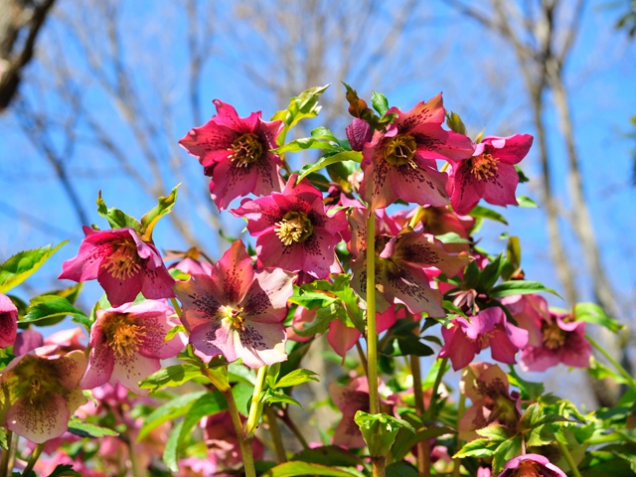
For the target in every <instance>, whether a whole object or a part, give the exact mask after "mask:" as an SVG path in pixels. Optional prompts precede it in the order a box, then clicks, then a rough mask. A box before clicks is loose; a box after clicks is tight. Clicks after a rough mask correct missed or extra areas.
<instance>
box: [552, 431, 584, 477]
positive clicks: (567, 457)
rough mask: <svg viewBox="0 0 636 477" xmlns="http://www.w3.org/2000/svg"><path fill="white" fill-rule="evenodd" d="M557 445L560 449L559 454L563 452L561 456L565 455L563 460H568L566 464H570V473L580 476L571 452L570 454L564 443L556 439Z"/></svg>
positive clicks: (576, 476) (575, 476)
mask: <svg viewBox="0 0 636 477" xmlns="http://www.w3.org/2000/svg"><path fill="white" fill-rule="evenodd" d="M557 445H558V446H559V450H560V451H561V454H563V457H565V460H566V461H567V462H568V465H569V466H570V470H571V471H572V474H573V475H574V477H581V473H580V472H579V468H578V467H577V465H576V462H574V458H573V457H572V454H570V451H569V450H568V447H567V446H566V445H565V444H563V443H561V442H559V441H558V440H557Z"/></svg>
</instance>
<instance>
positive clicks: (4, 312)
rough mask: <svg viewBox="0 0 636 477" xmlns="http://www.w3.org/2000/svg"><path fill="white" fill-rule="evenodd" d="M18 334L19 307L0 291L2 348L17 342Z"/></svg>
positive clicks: (0, 338)
mask: <svg viewBox="0 0 636 477" xmlns="http://www.w3.org/2000/svg"><path fill="white" fill-rule="evenodd" d="M17 334H18V309H17V308H16V306H15V305H14V304H13V302H12V301H11V299H10V298H9V297H8V296H6V295H3V294H2V293H0V348H7V347H8V346H11V345H13V343H15V339H16V336H17Z"/></svg>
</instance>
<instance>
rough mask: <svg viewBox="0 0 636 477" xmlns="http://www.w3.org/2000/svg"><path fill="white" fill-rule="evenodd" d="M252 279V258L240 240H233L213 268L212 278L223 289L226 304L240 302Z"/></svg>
mask: <svg viewBox="0 0 636 477" xmlns="http://www.w3.org/2000/svg"><path fill="white" fill-rule="evenodd" d="M253 279H254V269H253V268H252V259H251V257H250V256H249V254H248V253H247V249H246V248H245V245H244V244H243V242H241V241H240V240H237V241H236V242H234V243H233V244H232V245H231V246H230V248H229V249H227V251H226V252H225V253H224V254H223V257H221V260H219V261H218V262H217V263H216V264H215V265H214V268H213V271H212V280H213V281H215V282H216V283H217V284H218V287H219V288H220V289H222V290H223V300H224V302H225V303H227V304H236V303H240V302H241V301H242V300H243V298H244V297H245V294H246V293H247V290H248V289H249V288H250V285H251V284H252V281H253Z"/></svg>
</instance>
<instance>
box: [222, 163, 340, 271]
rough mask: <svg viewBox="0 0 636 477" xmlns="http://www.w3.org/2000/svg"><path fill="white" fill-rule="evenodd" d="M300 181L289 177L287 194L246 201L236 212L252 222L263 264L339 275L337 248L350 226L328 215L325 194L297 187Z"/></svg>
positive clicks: (305, 186)
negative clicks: (343, 232)
mask: <svg viewBox="0 0 636 477" xmlns="http://www.w3.org/2000/svg"><path fill="white" fill-rule="evenodd" d="M296 178H297V176H296V175H292V176H291V177H290V178H289V181H287V185H286V186H285V190H283V192H282V193H278V192H274V193H272V195H270V196H269V197H263V198H261V199H256V200H244V201H243V203H242V204H241V207H239V208H238V209H234V210H232V213H233V214H234V215H236V216H237V217H245V218H247V221H248V222H247V229H248V230H249V231H250V233H251V234H252V235H254V236H256V237H257V239H256V252H257V256H258V264H259V266H263V267H280V268H282V269H284V270H287V271H290V272H304V273H306V274H308V275H309V276H310V277H313V278H318V279H320V278H326V277H328V276H329V273H330V272H332V271H333V272H337V271H340V267H339V265H338V262H337V259H336V255H335V248H336V245H337V244H338V242H340V240H342V238H341V236H340V232H341V231H343V230H344V229H346V227H347V222H346V220H345V218H344V216H343V215H342V214H336V215H334V216H333V217H329V216H328V215H327V212H326V210H325V205H324V203H323V201H322V194H321V192H320V191H319V190H318V189H316V188H315V187H314V186H313V185H311V183H310V182H309V181H307V180H302V181H301V182H300V184H298V185H296V186H295V187H294V184H295V183H296Z"/></svg>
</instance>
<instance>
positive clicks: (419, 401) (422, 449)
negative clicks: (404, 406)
mask: <svg viewBox="0 0 636 477" xmlns="http://www.w3.org/2000/svg"><path fill="white" fill-rule="evenodd" d="M418 329H419V328H418ZM411 374H412V376H413V394H414V397H415V413H416V414H417V415H418V416H420V417H422V416H423V415H424V393H423V392H422V367H421V366H420V357H419V356H415V355H413V356H411ZM430 455H431V446H430V445H429V443H428V440H423V441H420V442H418V443H417V472H418V474H419V475H420V477H429V476H430V475H431V469H430V464H429V461H430Z"/></svg>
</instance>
